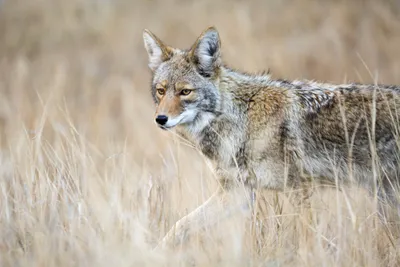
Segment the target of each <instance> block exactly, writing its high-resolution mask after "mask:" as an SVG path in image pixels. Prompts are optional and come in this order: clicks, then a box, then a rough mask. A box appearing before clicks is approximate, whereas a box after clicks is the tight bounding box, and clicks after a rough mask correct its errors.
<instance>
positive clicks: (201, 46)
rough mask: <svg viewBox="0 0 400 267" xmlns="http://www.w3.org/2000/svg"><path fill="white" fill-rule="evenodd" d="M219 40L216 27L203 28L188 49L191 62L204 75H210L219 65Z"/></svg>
mask: <svg viewBox="0 0 400 267" xmlns="http://www.w3.org/2000/svg"><path fill="white" fill-rule="evenodd" d="M220 48H221V41H220V39H219V34H218V31H217V29H216V28H214V27H210V28H208V29H207V30H205V31H204V32H203V33H202V34H201V35H200V37H199V38H198V39H197V41H196V42H195V43H194V45H193V46H192V48H191V50H190V56H191V60H192V62H193V63H194V64H195V65H196V67H197V70H198V72H199V73H200V74H201V75H202V76H204V77H211V76H212V75H213V74H214V72H215V70H216V69H217V68H218V67H220V65H221V52H220V50H221V49H220Z"/></svg>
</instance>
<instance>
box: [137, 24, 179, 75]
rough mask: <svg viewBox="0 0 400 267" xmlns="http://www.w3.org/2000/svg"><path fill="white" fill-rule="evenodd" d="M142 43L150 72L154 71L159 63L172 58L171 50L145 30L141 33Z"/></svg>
mask: <svg viewBox="0 0 400 267" xmlns="http://www.w3.org/2000/svg"><path fill="white" fill-rule="evenodd" d="M143 41H144V46H145V48H146V50H147V54H148V55H149V67H150V69H151V70H152V71H155V70H156V69H157V68H158V66H160V64H161V63H163V62H164V61H167V60H168V59H170V58H171V57H172V54H173V49H172V48H171V47H169V46H167V45H165V44H164V43H163V42H162V41H161V40H160V39H159V38H158V37H157V36H155V35H154V34H153V33H151V32H150V31H149V30H147V29H145V30H144V31H143Z"/></svg>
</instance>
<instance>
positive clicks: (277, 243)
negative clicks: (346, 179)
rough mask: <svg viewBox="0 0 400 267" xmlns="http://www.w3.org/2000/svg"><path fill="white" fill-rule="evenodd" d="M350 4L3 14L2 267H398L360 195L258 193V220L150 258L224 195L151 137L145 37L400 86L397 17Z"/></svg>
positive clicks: (198, 161) (394, 6) (172, 141)
mask: <svg viewBox="0 0 400 267" xmlns="http://www.w3.org/2000/svg"><path fill="white" fill-rule="evenodd" d="M349 2H350V1H334V0H331V1H311V0H298V1H290V0H282V1H278V0H268V1H261V0H256V1H249V2H246V1H239V0H236V1H228V0H224V1H212V0H205V1H181V0H164V1H161V0H159V1H156V0H152V1H150V0H148V1H133V0H132V1H122V0H114V1H111V0H86V1H84V0H68V1H67V0H64V1H62V0H3V1H0V164H1V165H0V166H1V167H0V174H1V175H0V177H1V179H0V266H185V265H187V264H189V263H191V262H193V261H195V262H196V266H268V267H275V266H396V265H397V266H398V264H400V255H399V254H398V251H399V249H398V248H396V247H399V246H400V245H398V242H397V241H396V240H397V237H398V236H399V235H398V232H400V231H399V229H400V228H399V227H396V226H392V227H389V226H384V225H382V223H380V221H379V219H378V218H377V215H376V208H375V205H374V203H375V200H374V199H373V198H371V197H369V196H368V195H367V194H366V193H365V192H364V191H363V190H360V189H357V188H347V189H345V190H343V191H338V190H336V189H325V190H316V192H315V193H314V194H313V196H312V197H311V203H310V205H309V206H308V205H302V204H299V205H295V204H292V202H291V201H290V198H291V195H290V194H285V195H284V194H281V193H279V194H276V193H274V192H270V191H265V192H259V194H258V196H259V198H258V200H259V201H258V202H257V204H259V205H258V206H257V208H256V211H255V216H253V217H252V218H249V219H247V220H246V219H245V220H242V219H241V218H240V217H237V218H236V217H233V218H232V219H230V220H228V221H224V222H221V223H220V224H218V225H217V226H215V227H214V228H210V229H206V231H205V235H200V234H196V235H194V237H193V238H192V239H191V240H190V242H189V244H188V245H185V246H182V247H179V248H177V249H175V250H173V251H157V252H156V251H153V250H152V248H153V247H154V245H155V244H156V243H157V241H158V240H159V239H160V238H161V237H162V236H163V235H164V234H165V232H166V231H167V230H168V229H169V228H170V227H171V226H172V225H173V223H174V222H175V221H176V220H177V219H179V218H180V217H181V216H183V215H185V214H186V213H187V212H189V211H190V210H192V209H193V208H195V207H196V206H197V205H199V204H201V203H202V202H203V201H204V200H205V199H207V198H208V196H210V195H211V194H212V192H213V190H214V189H215V188H216V183H215V181H214V176H213V175H212V172H211V170H210V168H209V167H208V164H207V162H206V160H205V159H204V158H203V157H202V156H200V155H199V153H198V152H197V151H195V150H193V149H191V148H189V147H187V146H185V145H183V144H180V143H179V142H178V141H179V140H178V138H176V137H175V136H173V135H172V134H170V133H168V132H164V131H161V130H159V129H158V128H157V127H156V125H155V123H154V122H153V114H154V106H153V103H152V100H151V97H150V86H149V82H150V78H151V74H150V71H149V69H148V68H147V54H146V51H145V49H144V46H143V40H142V30H143V29H144V28H148V29H150V30H151V31H153V32H154V33H155V34H156V35H158V36H159V37H160V38H161V39H162V40H164V41H165V42H166V43H168V44H170V45H172V46H176V47H180V48H187V47H189V46H190V45H191V44H192V43H193V42H194V41H195V39H196V38H197V36H198V35H199V34H200V32H201V31H203V30H204V29H205V28H207V27H208V26H211V25H215V26H216V27H217V29H218V30H219V32H220V36H221V39H222V52H223V56H224V58H225V60H226V62H227V63H228V64H229V65H230V66H232V67H234V68H238V69H241V70H245V71H248V72H256V71H262V70H268V69H270V70H271V72H272V75H273V77H276V78H287V79H295V78H307V79H315V80H323V81H328V82H337V83H341V82H346V81H356V82H368V83H370V82H371V83H372V82H376V81H377V82H379V83H388V84H400V4H399V2H398V1H396V0H393V1H389V0H386V1H384V0H382V1H378V0H371V1H368V0H364V1H362V0H353V1H351V3H349Z"/></svg>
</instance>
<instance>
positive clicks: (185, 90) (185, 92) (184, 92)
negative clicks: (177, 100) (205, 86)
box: [181, 89, 192, 95]
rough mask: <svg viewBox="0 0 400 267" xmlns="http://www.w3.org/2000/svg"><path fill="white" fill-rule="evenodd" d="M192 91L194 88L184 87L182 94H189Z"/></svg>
mask: <svg viewBox="0 0 400 267" xmlns="http://www.w3.org/2000/svg"><path fill="white" fill-rule="evenodd" d="M191 92H192V90H189V89H183V90H182V91H181V95H188V94H190V93H191Z"/></svg>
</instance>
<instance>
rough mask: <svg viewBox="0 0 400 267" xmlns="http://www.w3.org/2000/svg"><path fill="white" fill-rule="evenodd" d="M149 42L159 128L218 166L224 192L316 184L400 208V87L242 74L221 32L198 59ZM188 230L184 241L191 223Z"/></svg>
mask: <svg viewBox="0 0 400 267" xmlns="http://www.w3.org/2000/svg"><path fill="white" fill-rule="evenodd" d="M144 42H145V47H146V49H147V52H148V55H149V61H150V63H149V66H150V68H151V70H152V73H153V79H152V85H151V92H152V96H153V99H154V102H155V104H156V107H157V110H156V118H155V120H156V122H157V124H158V126H159V127H160V128H162V129H166V130H176V131H177V132H178V133H179V134H181V135H182V136H184V137H185V138H187V139H189V140H190V141H192V142H193V143H194V144H195V145H196V146H197V147H198V148H199V149H200V151H201V152H202V153H203V154H204V155H205V156H207V157H208V158H209V159H210V160H212V162H213V163H214V164H215V171H216V173H217V176H218V178H219V179H220V180H221V181H223V183H222V185H227V184H229V185H231V186H230V187H226V188H232V185H237V184H242V185H244V188H249V189H251V188H254V187H266V188H269V189H278V190H282V189H284V188H285V187H288V186H289V187H290V186H298V185H304V181H305V180H306V179H304V178H305V177H307V179H309V178H310V177H311V178H313V180H314V181H330V182H333V183H336V184H338V183H339V184H346V183H348V182H355V183H357V184H359V185H362V186H364V187H365V188H366V189H367V190H370V191H373V189H375V188H377V189H378V194H379V196H389V199H390V200H391V201H392V202H395V195H396V194H395V192H396V189H397V185H398V183H399V181H400V179H399V178H400V165H399V162H400V161H399V156H400V150H399V146H398V145H399V138H398V136H399V130H400V129H399V125H400V123H399V120H400V87H399V86H393V85H381V84H357V83H352V84H330V83H319V82H315V81H307V80H295V81H287V80H279V79H273V78H272V77H271V76H270V75H269V74H266V75H250V74H245V73H241V72H238V71H235V70H232V69H230V68H228V67H227V66H225V65H224V64H223V62H222V58H221V51H220V47H221V43H220V39H219V35H218V32H217V31H216V29H215V28H210V29H208V30H206V31H204V32H203V33H202V34H201V35H200V37H199V38H198V39H197V40H196V42H195V43H194V44H193V46H192V47H191V48H190V49H188V50H180V49H177V48H172V47H170V46H167V45H165V44H164V43H163V42H162V41H161V40H160V39H159V38H157V37H156V36H155V35H154V34H152V33H150V32H149V31H145V32H144ZM234 187H235V186H233V188H234ZM226 188H225V189H226ZM223 192H225V193H224V194H226V192H229V190H228V191H226V190H225V191H223ZM218 196H219V194H217V197H216V199H217V200H218V199H220V198H219V197H218ZM207 203H208V204H207V205H213V204H212V203H214V202H213V201H211V200H210V202H207ZM210 203H211V204H210ZM207 205H206V204H205V206H203V208H204V209H207V210H208V208H206V206H207ZM210 209H211V208H210ZM194 214H196V213H194ZM194 214H192V215H191V216H194V217H196V216H197V215H194ZM196 218H197V217H196ZM186 219H187V220H188V219H189V218H188V217H187V218H186ZM191 220H194V221H196V219H194V218H191ZM178 224H179V223H178ZM180 225H181V227H182V232H184V231H185V229H186V227H187V226H184V225H186V223H184V222H183V221H181V223H180ZM179 231H180V230H178V232H179ZM170 235H172V234H171V233H170ZM168 239H169V238H166V240H168Z"/></svg>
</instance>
